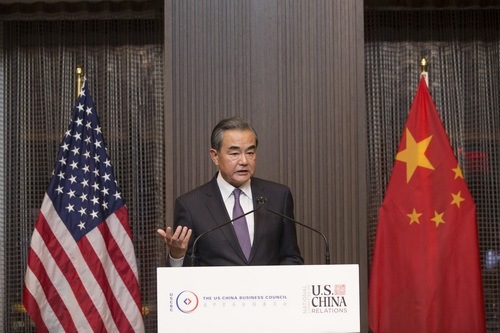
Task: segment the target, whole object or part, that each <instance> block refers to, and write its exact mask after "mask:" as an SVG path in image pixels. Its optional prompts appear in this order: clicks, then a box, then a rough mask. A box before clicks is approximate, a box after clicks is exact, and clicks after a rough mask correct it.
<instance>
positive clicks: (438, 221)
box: [431, 211, 444, 228]
mask: <svg viewBox="0 0 500 333" xmlns="http://www.w3.org/2000/svg"><path fill="white" fill-rule="evenodd" d="M443 215H444V212H443V213H441V214H439V213H438V212H436V211H434V217H433V218H432V219H431V221H433V222H434V223H436V228H437V227H439V224H441V223H444V220H443Z"/></svg>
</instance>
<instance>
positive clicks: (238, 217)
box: [191, 200, 262, 266]
mask: <svg viewBox="0 0 500 333" xmlns="http://www.w3.org/2000/svg"><path fill="white" fill-rule="evenodd" d="M257 204H258V206H257V208H255V209H253V210H250V211H248V212H246V213H245V214H241V215H240V216H237V217H235V218H234V219H232V220H229V221H227V222H225V223H222V224H221V225H218V226H216V227H215V228H212V229H210V230H207V231H205V232H202V233H201V234H199V235H198V237H196V239H195V240H194V242H193V251H192V252H191V266H194V263H195V261H196V257H197V255H196V244H197V243H198V240H199V239H200V238H202V237H203V236H205V235H206V234H209V233H211V232H212V231H215V230H218V229H220V228H222V227H225V226H226V225H228V224H231V223H233V222H234V221H236V220H238V219H240V218H242V217H243V216H247V215H248V214H251V213H254V212H256V211H258V210H259V209H260V207H262V202H261V201H259V200H257Z"/></svg>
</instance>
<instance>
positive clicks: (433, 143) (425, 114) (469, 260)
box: [369, 77, 486, 333]
mask: <svg viewBox="0 0 500 333" xmlns="http://www.w3.org/2000/svg"><path fill="white" fill-rule="evenodd" d="M479 258H480V257H479V246H478V236H477V226H476V209H475V205H474V202H473V199H472V197H471V195H470V193H469V190H468V189H467V185H466V183H465V181H464V178H463V174H462V170H461V169H460V166H459V165H458V162H457V159H456V157H455V155H454V153H453V150H452V148H451V145H450V142H449V139H448V136H447V135H446V132H445V130H444V127H443V124H442V122H441V119H440V118H439V115H438V113H437V111H436V107H435V105H434V102H433V101H432V98H431V96H430V94H429V90H428V89H427V85H426V83H425V79H424V78H423V77H422V78H421V79H420V83H419V85H418V90H417V93H416V96H415V99H414V101H413V104H412V106H411V109H410V113H409V115H408V119H407V122H406V125H405V128H404V132H403V135H402V138H401V143H400V146H399V149H398V152H397V155H396V161H395V164H394V168H393V171H392V175H391V178H390V180H389V184H388V186H387V191H386V195H385V198H384V202H383V203H382V206H381V207H380V210H379V221H378V229H377V238H376V241H375V251H374V257H373V264H372V270H371V276H370V288H369V324H370V328H371V329H372V330H373V332H375V333H391V332H394V333H402V332H404V333H448V332H450V333H451V332H453V333H461V332H463V333H481V332H485V330H486V328H485V318H484V303H483V291H482V283H481V265H480V259H479Z"/></svg>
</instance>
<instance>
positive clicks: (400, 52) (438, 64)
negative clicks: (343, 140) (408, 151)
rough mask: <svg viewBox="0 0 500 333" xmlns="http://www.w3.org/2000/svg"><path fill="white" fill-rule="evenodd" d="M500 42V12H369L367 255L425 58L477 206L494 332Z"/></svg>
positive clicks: (499, 272)
mask: <svg viewBox="0 0 500 333" xmlns="http://www.w3.org/2000/svg"><path fill="white" fill-rule="evenodd" d="M499 38H500V10H499V9H492V8H489V9H487V10H482V9H469V10H458V9H457V10H401V11H384V10H367V11H365V56H366V65H365V66H366V67H365V68H366V94H367V95H366V104H367V119H368V124H367V126H368V128H367V131H368V145H369V147H368V151H369V156H368V166H369V167H368V170H369V171H370V172H369V174H368V175H367V177H368V182H369V184H368V189H369V194H368V202H369V206H368V231H369V249H370V253H369V254H370V256H369V257H370V258H372V255H373V244H374V240H375V233H376V227H377V214H378V207H379V206H380V204H381V203H382V200H383V197H384V191H385V188H386V186H387V182H388V180H389V176H390V173H391V170H392V166H393V163H394V158H395V154H396V150H397V148H398V145H399V141H400V139H401V135H402V133H403V132H402V131H403V126H404V123H405V121H406V116H407V114H408V111H409V109H410V106H411V102H412V100H413V97H414V94H415V92H416V89H417V85H418V80H419V75H420V66H419V63H420V59H421V58H424V57H425V58H426V59H427V60H428V62H429V66H428V68H427V69H428V72H429V90H430V92H431V94H432V97H433V99H434V101H435V104H436V107H437V110H438V112H439V114H440V116H441V118H442V120H443V123H444V126H445V128H446V131H447V133H448V136H449V138H450V141H451V144H452V146H453V148H454V150H455V154H456V155H457V158H458V160H459V163H460V165H461V167H462V170H463V172H464V177H465V180H466V182H467V184H468V186H469V189H470V191H471V193H472V195H473V197H474V200H475V202H476V206H477V218H478V229H479V237H480V251H481V262H482V274H483V285H484V295H485V304H486V305H485V306H486V316H487V318H486V319H487V326H488V327H487V328H488V332H498V331H499V329H500V326H499V322H498V317H499V315H500V313H499V303H498V302H499V300H500V293H499V292H500V290H499V288H500V263H499V259H500V234H499V223H500V187H499V184H500V167H499V163H500V157H499V150H500V135H499V133H500V130H499V129H500V95H499V91H500V57H499V54H500V40H499ZM457 246H460V244H457ZM370 262H371V261H370ZM457 292H460V291H459V290H457Z"/></svg>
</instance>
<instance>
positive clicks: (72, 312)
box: [23, 195, 144, 332]
mask: <svg viewBox="0 0 500 333" xmlns="http://www.w3.org/2000/svg"><path fill="white" fill-rule="evenodd" d="M23 296H24V305H25V307H26V310H27V311H28V314H29V315H30V317H31V318H32V319H33V321H34V322H35V324H36V325H37V329H38V331H39V332H44V331H46V332H144V323H143V319H142V314H141V304H140V288H139V282H138V271H137V266H136V261H135V253H134V247H133V244H132V239H131V232H130V228H129V226H128V212H127V209H126V207H125V206H123V207H122V208H120V209H119V210H117V211H116V212H115V213H114V214H112V215H111V216H109V218H108V219H107V220H106V221H104V222H103V223H101V224H100V225H99V226H98V227H97V228H95V229H94V230H92V231H91V232H89V233H88V234H87V235H86V236H85V237H83V238H82V239H81V240H80V241H79V242H75V240H74V238H73V237H72V235H71V234H70V232H69V231H68V229H67V227H66V225H65V224H64V223H63V222H62V221H61V219H60V217H59V215H58V214H57V212H56V211H55V210H54V206H53V204H52V201H51V200H50V198H49V196H48V195H45V197H44V200H43V203H42V207H41V212H40V214H39V217H38V220H37V222H36V227H35V231H34V232H33V237H32V240H31V246H30V249H29V254H28V267H27V270H26V276H25V286H24V293H23Z"/></svg>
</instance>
